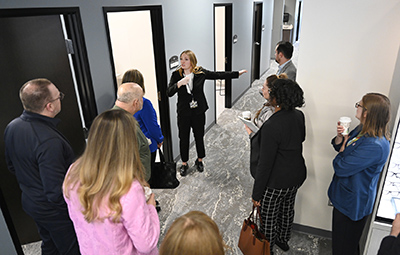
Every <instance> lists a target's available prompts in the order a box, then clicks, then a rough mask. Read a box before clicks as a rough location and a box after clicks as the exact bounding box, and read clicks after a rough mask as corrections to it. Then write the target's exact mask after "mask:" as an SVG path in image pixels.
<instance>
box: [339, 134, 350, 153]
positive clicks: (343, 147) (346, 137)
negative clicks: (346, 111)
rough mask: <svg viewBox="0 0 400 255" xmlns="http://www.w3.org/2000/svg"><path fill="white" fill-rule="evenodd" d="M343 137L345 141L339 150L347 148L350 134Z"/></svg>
mask: <svg viewBox="0 0 400 255" xmlns="http://www.w3.org/2000/svg"><path fill="white" fill-rule="evenodd" d="M343 137H344V141H343V144H342V147H340V150H339V152H342V151H344V149H345V148H346V143H347V140H349V136H348V135H345V136H343Z"/></svg>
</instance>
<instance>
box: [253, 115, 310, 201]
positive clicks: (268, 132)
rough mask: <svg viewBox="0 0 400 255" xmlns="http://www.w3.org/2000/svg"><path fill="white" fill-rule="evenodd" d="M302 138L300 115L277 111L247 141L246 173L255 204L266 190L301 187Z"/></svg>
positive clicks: (304, 171) (303, 127)
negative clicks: (251, 184) (248, 148)
mask: <svg viewBox="0 0 400 255" xmlns="http://www.w3.org/2000/svg"><path fill="white" fill-rule="evenodd" d="M305 136H306V128H305V120H304V114H303V113H302V112H301V111H299V110H280V111H278V112H276V113H274V114H273V115H272V116H271V117H270V118H269V119H268V120H267V121H266V122H265V123H264V124H263V125H262V127H261V129H260V130H259V131H258V132H257V133H256V135H255V136H254V137H253V138H252V139H251V152H250V171H251V175H252V176H253V177H254V179H255V182H254V187H253V195H252V198H253V199H254V200H255V201H260V200H261V198H262V196H263V193H264V191H265V189H266V187H270V188H275V189H285V188H291V187H295V186H300V185H301V184H303V182H304V180H305V179H306V165H305V162H304V158H303V142H304V140H305Z"/></svg>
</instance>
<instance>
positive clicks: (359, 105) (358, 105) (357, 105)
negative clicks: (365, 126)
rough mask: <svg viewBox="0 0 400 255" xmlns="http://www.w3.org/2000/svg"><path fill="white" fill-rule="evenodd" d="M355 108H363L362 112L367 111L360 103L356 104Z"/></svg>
mask: <svg viewBox="0 0 400 255" xmlns="http://www.w3.org/2000/svg"><path fill="white" fill-rule="evenodd" d="M355 107H356V108H358V107H361V108H363V109H364V110H367V108H365V107H364V106H362V105H361V104H360V103H358V102H357V103H356V105H355Z"/></svg>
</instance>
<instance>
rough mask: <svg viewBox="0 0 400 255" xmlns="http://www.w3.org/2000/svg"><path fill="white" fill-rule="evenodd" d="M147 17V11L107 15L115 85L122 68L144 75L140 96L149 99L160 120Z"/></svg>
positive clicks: (149, 20) (148, 19) (121, 74)
mask: <svg viewBox="0 0 400 255" xmlns="http://www.w3.org/2000/svg"><path fill="white" fill-rule="evenodd" d="M150 18H151V17H150V11H132V12H110V13H108V14H107V19H108V25H109V28H110V38H111V47H112V51H113V56H114V65H115V72H116V75H117V81H118V86H119V85H120V84H121V82H122V78H123V75H124V73H125V72H126V71H128V70H129V69H137V70H139V71H140V72H141V73H142V74H143V77H144V87H145V92H146V93H145V95H144V96H145V97H146V98H147V99H149V100H150V101H151V103H152V104H153V107H154V109H155V111H156V114H157V118H158V119H160V118H159V117H160V114H159V111H158V96H157V95H158V94H157V93H158V91H157V80H156V73H155V63H154V51H153V35H152V27H151V19H150Z"/></svg>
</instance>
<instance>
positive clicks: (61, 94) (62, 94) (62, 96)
mask: <svg viewBox="0 0 400 255" xmlns="http://www.w3.org/2000/svg"><path fill="white" fill-rule="evenodd" d="M64 97H65V94H64V93H62V92H61V91H60V95H59V96H58V97H57V98H54V99H53V100H50V101H49V102H47V103H46V104H45V106H44V107H46V105H47V104H48V103H51V102H54V101H56V100H58V99H60V101H61V100H63V99H64Z"/></svg>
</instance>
